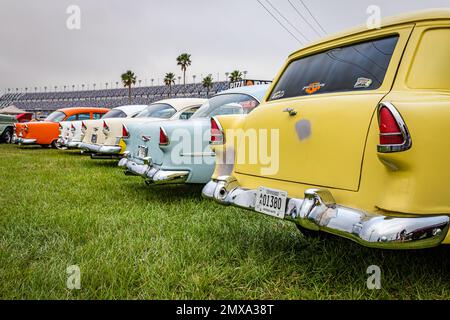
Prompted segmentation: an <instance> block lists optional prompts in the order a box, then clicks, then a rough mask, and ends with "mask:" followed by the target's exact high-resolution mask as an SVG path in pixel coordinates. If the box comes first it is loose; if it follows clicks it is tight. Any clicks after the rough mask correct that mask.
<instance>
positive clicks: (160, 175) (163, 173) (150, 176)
mask: <svg viewBox="0 0 450 320" xmlns="http://www.w3.org/2000/svg"><path fill="white" fill-rule="evenodd" d="M119 167H122V168H125V174H132V175H137V176H141V177H143V178H144V179H146V181H147V182H149V183H155V184H171V183H173V184H175V183H185V182H186V180H187V178H188V176H189V171H171V170H161V169H159V168H156V167H154V166H153V165H152V164H150V163H149V164H138V163H136V162H134V161H132V160H130V159H128V158H122V159H121V160H120V161H119Z"/></svg>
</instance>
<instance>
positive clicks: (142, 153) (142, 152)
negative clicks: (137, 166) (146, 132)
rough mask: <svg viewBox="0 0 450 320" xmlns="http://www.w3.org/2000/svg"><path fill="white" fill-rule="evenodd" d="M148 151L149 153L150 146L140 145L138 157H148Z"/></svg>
mask: <svg viewBox="0 0 450 320" xmlns="http://www.w3.org/2000/svg"><path fill="white" fill-rule="evenodd" d="M147 153H148V148H147V147H144V146H139V147H138V154H137V156H138V158H145V157H147Z"/></svg>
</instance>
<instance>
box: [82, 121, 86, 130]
mask: <svg viewBox="0 0 450 320" xmlns="http://www.w3.org/2000/svg"><path fill="white" fill-rule="evenodd" d="M86 129H87V127H86V124H85V123H84V122H82V123H81V130H82V131H83V132H85V131H86Z"/></svg>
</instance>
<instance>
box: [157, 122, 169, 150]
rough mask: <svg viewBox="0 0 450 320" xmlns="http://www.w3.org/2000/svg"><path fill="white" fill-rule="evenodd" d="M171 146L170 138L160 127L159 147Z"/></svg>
mask: <svg viewBox="0 0 450 320" xmlns="http://www.w3.org/2000/svg"><path fill="white" fill-rule="evenodd" d="M168 144H169V137H168V136H167V133H166V131H165V130H164V129H163V127H159V145H160V146H167V145H168Z"/></svg>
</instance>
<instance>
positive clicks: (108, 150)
mask: <svg viewBox="0 0 450 320" xmlns="http://www.w3.org/2000/svg"><path fill="white" fill-rule="evenodd" d="M79 148H80V149H83V150H86V151H90V152H94V153H102V154H119V153H120V150H122V148H121V147H120V146H102V145H98V144H92V143H83V142H81V143H80V144H79Z"/></svg>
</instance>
